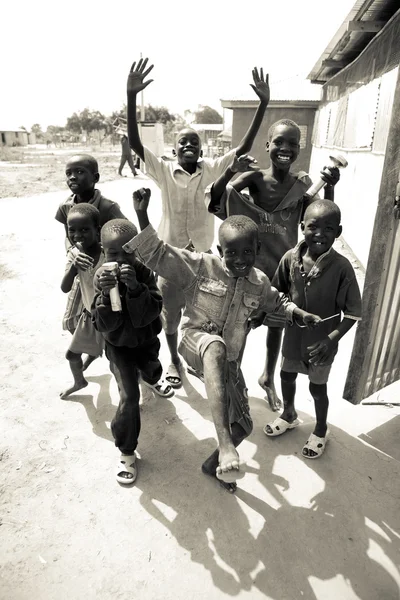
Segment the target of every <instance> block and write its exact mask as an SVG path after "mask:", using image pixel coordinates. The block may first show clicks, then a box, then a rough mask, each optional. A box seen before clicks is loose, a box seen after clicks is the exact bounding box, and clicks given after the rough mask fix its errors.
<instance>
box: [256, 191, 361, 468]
mask: <svg viewBox="0 0 400 600" xmlns="http://www.w3.org/2000/svg"><path fill="white" fill-rule="evenodd" d="M301 229H302V232H303V234H304V240H303V241H302V242H300V243H299V244H298V245H297V246H296V247H295V248H293V250H289V251H288V252H286V254H285V255H284V257H283V258H282V260H281V261H280V263H279V266H278V269H277V271H276V274H275V277H274V278H273V280H272V283H273V285H275V286H276V287H277V289H278V290H280V291H281V292H284V293H285V294H288V295H289V297H290V299H291V300H292V301H293V302H295V303H296V304H297V305H298V306H301V307H302V308H303V309H304V310H308V311H310V312H315V313H317V314H318V315H320V316H321V318H322V322H321V323H320V324H319V325H318V327H317V328H316V329H314V330H313V331H310V330H308V329H301V328H300V327H298V326H297V325H293V326H286V329H285V337H284V340H283V348H282V356H283V358H282V365H281V383H282V395H283V403H284V410H283V413H282V414H281V416H280V417H278V418H277V419H275V421H273V422H272V423H268V424H267V425H266V426H265V428H264V433H265V434H266V435H268V436H271V437H273V436H278V435H281V434H282V433H285V431H287V430H288V429H293V428H294V427H296V426H297V425H298V424H299V420H298V419H297V413H296V409H295V406H294V398H295V392H296V378H297V374H298V373H304V374H305V375H308V378H309V380H310V392H311V395H312V397H313V398H314V403H315V414H316V425H315V428H314V431H313V433H312V434H311V435H310V437H309V438H308V440H307V442H306V444H305V446H304V447H303V456H304V457H305V458H311V459H314V458H318V457H320V456H321V455H322V454H323V452H324V450H325V445H326V442H327V439H328V433H329V430H328V429H327V416H328V406H329V400H328V395H327V381H328V377H329V372H330V370H331V366H332V362H333V359H334V357H335V354H336V352H337V350H338V342H339V340H340V339H341V338H342V337H343V336H344V335H345V333H347V332H348V331H349V329H351V327H352V326H353V325H354V324H355V323H356V321H358V320H359V319H360V315H361V298H360V291H359V288H358V284H357V280H356V277H355V274H354V271H353V268H352V266H351V264H350V263H349V261H348V260H347V258H345V257H344V256H342V255H341V254H338V253H337V252H336V251H335V250H334V249H333V248H332V244H333V242H334V241H335V239H336V238H337V237H339V235H341V232H342V227H341V225H340V210H339V207H338V206H337V205H336V204H334V203H333V202H329V201H327V200H318V201H317V202H314V203H313V204H311V205H310V206H309V207H308V208H307V210H306V212H305V215H304V222H303V223H302V224H301ZM342 313H343V320H341V314H342Z"/></svg>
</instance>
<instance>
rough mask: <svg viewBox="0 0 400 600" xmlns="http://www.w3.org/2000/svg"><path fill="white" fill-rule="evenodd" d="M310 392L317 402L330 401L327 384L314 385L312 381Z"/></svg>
mask: <svg viewBox="0 0 400 600" xmlns="http://www.w3.org/2000/svg"><path fill="white" fill-rule="evenodd" d="M309 390H310V394H311V395H312V397H313V398H314V399H315V400H318V399H324V400H327V399H328V386H327V385H326V383H313V382H312V381H310V385H309Z"/></svg>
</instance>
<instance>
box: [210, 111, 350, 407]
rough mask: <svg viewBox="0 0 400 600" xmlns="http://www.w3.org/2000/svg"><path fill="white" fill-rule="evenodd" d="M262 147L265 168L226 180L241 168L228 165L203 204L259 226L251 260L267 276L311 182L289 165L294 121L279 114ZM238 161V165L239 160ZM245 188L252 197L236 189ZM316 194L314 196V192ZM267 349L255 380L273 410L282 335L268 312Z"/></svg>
mask: <svg viewBox="0 0 400 600" xmlns="http://www.w3.org/2000/svg"><path fill="white" fill-rule="evenodd" d="M266 149H267V152H268V153H269V156H270V160H271V166H270V168H269V169H267V170H260V169H254V167H253V166H250V167H249V169H247V170H249V172H247V173H244V174H243V175H242V176H241V177H238V179H236V180H235V182H234V183H233V184H232V185H228V183H229V181H230V179H231V178H232V177H233V176H234V174H235V173H236V172H238V171H240V170H246V169H245V168H243V169H240V168H239V167H238V164H237V163H236V164H235V168H234V170H233V171H232V170H231V169H228V170H227V171H226V172H225V174H224V176H223V177H221V179H220V181H219V182H218V185H215V184H214V186H213V189H212V191H211V197H210V196H208V202H209V208H208V210H209V211H210V212H212V213H214V214H216V215H217V216H218V217H220V218H222V219H224V218H226V216H228V214H229V215H234V214H244V215H247V216H249V217H250V218H252V219H253V220H254V221H255V222H256V223H257V225H258V226H259V234H260V242H261V251H260V254H259V256H258V260H257V263H256V266H257V267H258V268H259V269H261V270H262V271H264V273H265V274H266V275H267V276H268V277H269V278H270V279H272V277H273V276H274V273H275V271H276V268H277V266H278V264H279V261H280V259H281V258H282V256H283V255H284V254H285V252H287V250H289V249H290V248H293V247H294V246H295V245H296V244H297V238H298V228H299V223H300V221H301V219H302V216H303V214H304V210H305V209H306V208H307V205H308V203H307V201H305V199H304V193H305V192H306V191H307V189H308V188H309V187H310V186H311V184H312V182H311V179H310V177H309V176H308V175H307V174H306V173H305V172H303V171H300V172H298V173H296V172H293V171H292V170H291V166H292V164H293V163H294V162H295V160H296V159H297V157H298V155H299V151H300V129H299V127H298V125H296V123H294V122H293V121H291V120H289V119H284V120H281V121H277V122H276V123H274V124H273V125H272V126H271V127H270V129H269V131H268V141H267V143H266ZM242 166H243V165H242ZM330 171H331V177H328V176H327V175H326V174H322V177H323V179H324V180H325V181H327V183H328V185H327V186H326V187H325V188H324V189H325V198H326V199H329V200H333V187H334V185H335V184H336V183H337V181H338V180H339V170H338V169H334V168H331V169H330ZM245 188H248V190H249V192H250V196H251V200H250V199H249V198H248V197H245V196H244V195H243V194H241V191H242V190H244V189H245ZM315 199H318V198H317V197H316V198H314V199H313V200H312V201H314V200H315ZM265 325H268V333H267V354H266V361H265V368H264V372H263V374H262V375H261V377H260V378H259V384H260V386H261V387H262V388H263V390H264V391H265V392H266V394H267V398H268V401H269V404H270V407H271V408H272V410H278V408H279V407H280V406H281V401H280V399H279V398H278V396H277V394H276V390H275V383H274V374H275V368H276V363H277V360H278V354H279V349H280V345H281V339H282V323H280V322H279V319H276V318H274V317H271V318H268V320H267V322H266V323H265Z"/></svg>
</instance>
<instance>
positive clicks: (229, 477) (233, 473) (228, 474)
mask: <svg viewBox="0 0 400 600" xmlns="http://www.w3.org/2000/svg"><path fill="white" fill-rule="evenodd" d="M245 466H246V463H245V462H244V461H239V469H231V470H230V471H222V472H221V473H218V471H217V472H216V473H215V476H216V478H217V479H219V481H223V482H224V483H235V481H237V480H238V479H242V478H243V477H244V476H245V475H246V471H245V470H244V467H245Z"/></svg>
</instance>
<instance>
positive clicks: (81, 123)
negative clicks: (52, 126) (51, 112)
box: [66, 108, 107, 133]
mask: <svg viewBox="0 0 400 600" xmlns="http://www.w3.org/2000/svg"><path fill="white" fill-rule="evenodd" d="M106 128H107V120H106V117H105V116H104V115H103V114H102V113H101V112H100V111H98V110H94V111H93V110H90V109H89V108H84V109H83V110H81V111H80V112H79V113H76V112H75V113H74V114H73V115H72V116H71V117H68V119H67V125H66V129H68V130H69V131H73V132H75V133H82V131H86V132H87V133H91V132H92V131H99V130H101V129H106Z"/></svg>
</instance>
